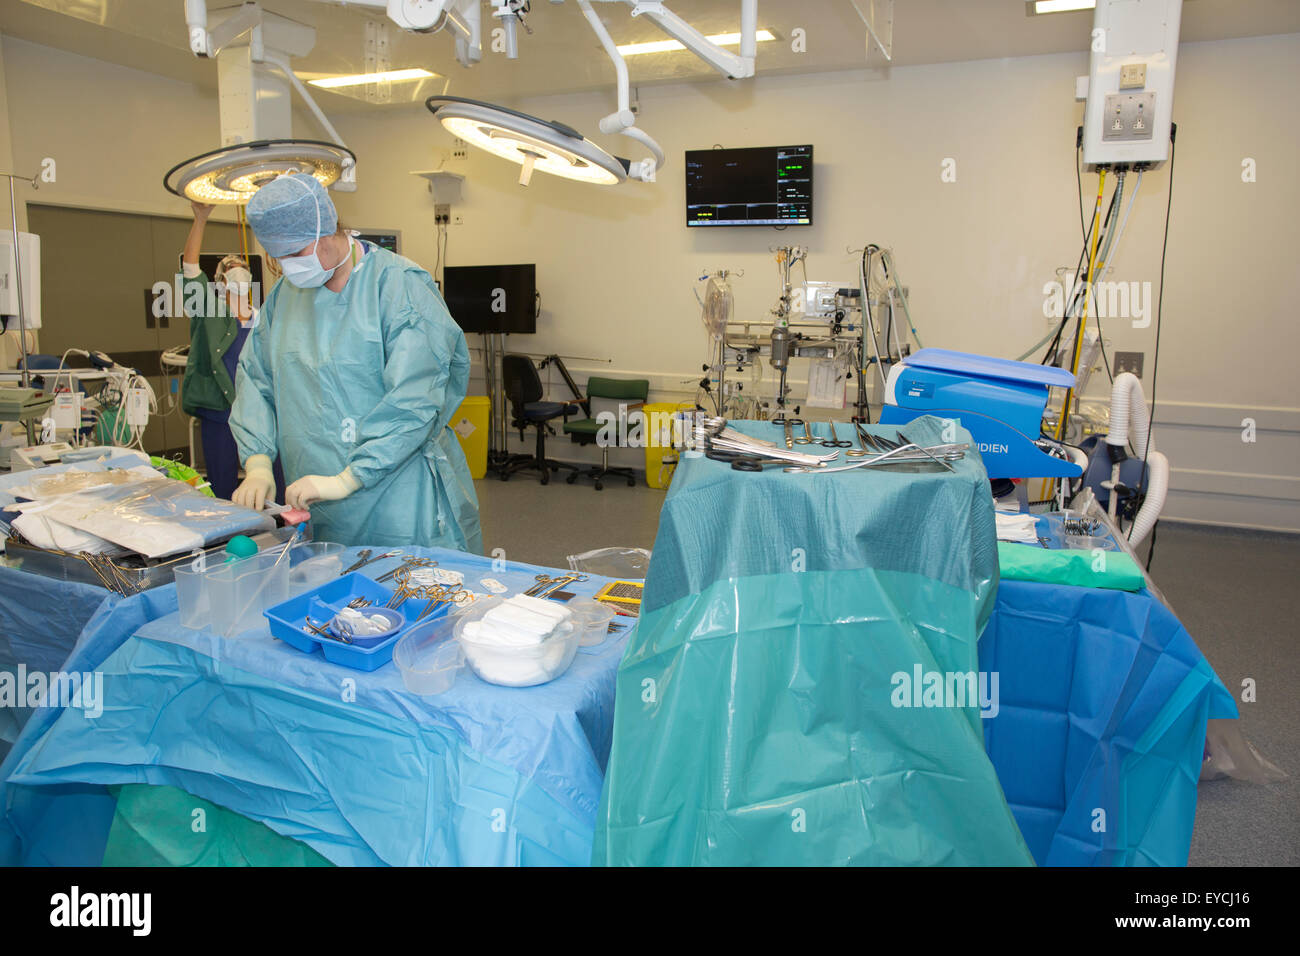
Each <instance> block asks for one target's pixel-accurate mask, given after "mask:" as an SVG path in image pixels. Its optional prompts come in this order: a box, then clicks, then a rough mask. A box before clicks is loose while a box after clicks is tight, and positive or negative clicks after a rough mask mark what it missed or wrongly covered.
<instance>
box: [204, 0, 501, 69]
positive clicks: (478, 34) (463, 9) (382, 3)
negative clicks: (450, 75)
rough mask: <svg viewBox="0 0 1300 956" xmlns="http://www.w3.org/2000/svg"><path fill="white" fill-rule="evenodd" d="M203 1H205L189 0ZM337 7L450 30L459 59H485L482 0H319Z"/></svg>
mask: <svg viewBox="0 0 1300 956" xmlns="http://www.w3.org/2000/svg"><path fill="white" fill-rule="evenodd" d="M185 2H186V3H187V4H188V3H201V2H202V0H185ZM317 2H320V3H329V4H333V5H335V6H345V7H346V6H354V7H371V8H374V9H377V10H383V11H384V13H385V14H387V16H388V19H390V20H392V21H393V22H394V23H396V24H397V25H398V26H399V27H401V28H402V29H403V30H410V31H412V32H414V33H438V32H440V31H442V30H444V29H445V30H447V31H448V32H449V33H451V35H452V37H453V38H454V39H455V41H456V60H457V62H459V63H460V65H461V66H465V67H470V66H473V65H474V64H475V63H478V62H480V61H481V60H482V59H483V30H482V19H483V18H482V11H481V10H480V9H479V4H478V0H317Z"/></svg>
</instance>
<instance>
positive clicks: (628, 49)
mask: <svg viewBox="0 0 1300 956" xmlns="http://www.w3.org/2000/svg"><path fill="white" fill-rule="evenodd" d="M704 39H706V40H708V41H709V42H710V43H716V44H718V46H736V45H737V44H738V43H740V34H739V33H715V34H713V35H712V36H708V37H705V38H704ZM754 39H755V40H756V41H757V42H758V43H766V42H767V41H768V40H775V39H776V35H775V34H773V33H772V31H771V30H759V31H758V32H757V33H756V34H755V35H754ZM685 49H686V46H685V45H684V44H683V43H681V42H680V41H678V40H654V41H651V42H649V43H624V44H623V45H622V46H620V47H619V48H618V52H619V53H621V54H623V55H624V56H637V55H639V54H642V53H671V52H672V51H674V50H685Z"/></svg>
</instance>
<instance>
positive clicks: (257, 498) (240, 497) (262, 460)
mask: <svg viewBox="0 0 1300 956" xmlns="http://www.w3.org/2000/svg"><path fill="white" fill-rule="evenodd" d="M274 494H275V472H274V471H273V470H272V469H271V459H270V458H268V457H267V456H266V455H249V456H248V461H246V462H244V480H243V482H242V483H241V484H240V486H239V487H238V488H236V489H235V493H234V494H233V495H231V496H230V500H231V501H233V502H234V503H235V504H237V505H242V506H243V507H245V508H252V509H253V510H254V511H261V510H262V509H263V508H264V507H266V502H267V499H269V498H271V497H272V496H273V495H274Z"/></svg>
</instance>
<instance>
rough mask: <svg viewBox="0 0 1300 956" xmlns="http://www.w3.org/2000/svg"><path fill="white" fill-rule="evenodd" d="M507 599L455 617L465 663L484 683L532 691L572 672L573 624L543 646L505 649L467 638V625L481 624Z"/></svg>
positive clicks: (566, 624) (494, 599)
mask: <svg viewBox="0 0 1300 956" xmlns="http://www.w3.org/2000/svg"><path fill="white" fill-rule="evenodd" d="M504 601H505V598H502V597H490V598H479V599H478V600H477V601H475V602H474V603H473V604H471V605H469V606H468V607H466V608H465V609H464V610H462V611H460V612H459V613H458V614H457V615H456V629H455V632H454V633H455V637H456V640H457V642H458V643H459V644H460V647H461V649H462V650H464V652H465V662H466V663H467V664H469V667H470V670H472V671H473V672H474V673H475V674H477V675H478V677H479V678H480V679H482V680H485V681H487V682H488V683H489V684H499V685H501V686H502V687H533V686H535V685H537V684H545V683H547V682H548V681H553V680H555V678H557V677H559V676H560V675H561V674H563V673H564V672H565V671H567V670H568V669H569V665H570V664H572V663H573V658H574V655H576V654H577V653H578V638H579V637H580V636H581V634H580V632H579V629H578V627H577V626H576V624H575V622H574V621H572V620H568V621H564V622H563V623H561V624H560V625H559V627H558V628H557V630H556V633H555V634H553V635H552V636H551V637H549V638H547V639H546V640H545V641H543V642H542V643H540V644H531V645H527V646H524V647H503V646H501V645H499V644H489V643H484V642H481V641H476V640H474V639H473V638H471V637H468V636H467V635H466V634H465V625H467V624H469V623H470V622H471V621H477V620H480V619H481V618H482V617H483V616H484V615H485V614H487V612H488V611H490V610H492V609H493V608H494V607H497V606H498V605H500V604H502V603H504Z"/></svg>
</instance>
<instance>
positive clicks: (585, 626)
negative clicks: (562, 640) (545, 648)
mask: <svg viewBox="0 0 1300 956" xmlns="http://www.w3.org/2000/svg"><path fill="white" fill-rule="evenodd" d="M568 608H569V610H570V611H572V612H573V619H574V622H575V623H576V624H577V625H578V646H579V647H595V646H596V645H597V644H603V643H605V638H607V637H609V624H610V622H611V621H613V620H614V613H615V612H614V609H613V608H612V607H609V606H608V605H606V604H601V603H600V602H599V601H570V602H569V604H568Z"/></svg>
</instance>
